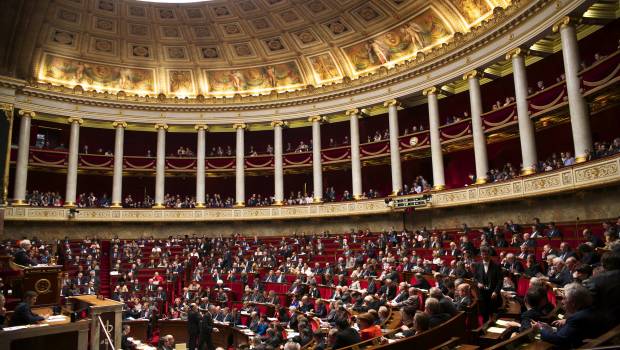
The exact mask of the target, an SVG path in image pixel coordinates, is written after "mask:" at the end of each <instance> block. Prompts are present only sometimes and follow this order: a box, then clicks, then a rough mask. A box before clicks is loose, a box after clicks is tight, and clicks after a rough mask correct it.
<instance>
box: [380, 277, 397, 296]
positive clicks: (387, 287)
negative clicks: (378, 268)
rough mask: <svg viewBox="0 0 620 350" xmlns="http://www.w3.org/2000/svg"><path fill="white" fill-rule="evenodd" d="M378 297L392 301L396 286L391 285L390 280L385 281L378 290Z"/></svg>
mask: <svg viewBox="0 0 620 350" xmlns="http://www.w3.org/2000/svg"><path fill="white" fill-rule="evenodd" d="M379 295H382V296H384V297H385V299H387V300H392V299H394V298H395V297H396V286H395V285H393V284H392V280H390V279H386V280H385V281H384V285H383V286H381V288H380V289H379Z"/></svg>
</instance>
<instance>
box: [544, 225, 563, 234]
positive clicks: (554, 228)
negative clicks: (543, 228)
mask: <svg viewBox="0 0 620 350" xmlns="http://www.w3.org/2000/svg"><path fill="white" fill-rule="evenodd" d="M547 227H548V230H547V237H548V238H562V236H563V235H562V232H561V231H560V229H558V228H557V226H556V225H555V222H550V223H549V225H548V226H547Z"/></svg>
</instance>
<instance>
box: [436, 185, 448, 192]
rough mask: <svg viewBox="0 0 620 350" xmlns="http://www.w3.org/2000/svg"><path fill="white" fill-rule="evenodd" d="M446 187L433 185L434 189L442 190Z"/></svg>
mask: <svg viewBox="0 0 620 350" xmlns="http://www.w3.org/2000/svg"><path fill="white" fill-rule="evenodd" d="M445 189H446V185H435V186H433V191H441V190H445Z"/></svg>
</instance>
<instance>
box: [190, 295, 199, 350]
mask: <svg viewBox="0 0 620 350" xmlns="http://www.w3.org/2000/svg"><path fill="white" fill-rule="evenodd" d="M187 333H188V334H189V340H188V342H187V348H188V349H189V350H196V347H197V344H196V342H197V341H198V337H199V336H200V312H198V305H196V304H195V303H192V305H191V306H190V310H189V312H188V313H187Z"/></svg>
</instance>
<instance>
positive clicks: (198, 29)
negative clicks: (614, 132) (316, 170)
mask: <svg viewBox="0 0 620 350" xmlns="http://www.w3.org/2000/svg"><path fill="white" fill-rule="evenodd" d="M508 5H510V1H509V0H433V1H427V0H370V1H369V0H338V1H336V0H307V1H300V0H232V1H223V0H212V1H208V2H200V3H184V4H169V3H158V2H144V1H137V0H57V1H55V2H53V3H52V4H51V5H50V7H49V8H48V12H47V14H46V24H45V26H44V28H43V30H42V31H41V33H40V34H39V37H38V51H37V52H38V54H37V55H36V56H35V58H34V62H33V66H34V68H33V71H34V74H35V76H36V78H37V79H38V80H39V81H41V82H48V83H52V84H56V85H64V86H69V87H73V86H77V85H80V86H81V87H82V88H84V89H95V90H98V91H109V92H111V93H114V92H118V91H124V92H126V93H130V94H138V95H158V94H162V93H163V94H165V95H167V96H177V97H180V98H183V97H195V96H197V95H204V96H215V97H219V96H233V95H235V94H240V95H259V94H270V93H272V92H274V91H275V92H283V91H293V90H299V89H305V88H307V87H308V86H314V87H318V86H322V85H325V84H331V83H335V82H341V81H342V80H343V79H345V78H350V79H356V78H358V77H359V76H363V75H366V74H373V72H375V71H377V70H378V69H379V68H380V67H382V66H386V67H388V68H390V67H392V66H394V65H396V64H398V63H399V62H402V61H405V60H414V59H415V58H416V56H417V55H419V54H420V53H422V54H423V53H425V52H427V51H429V50H431V49H433V48H434V47H436V46H438V45H441V44H443V43H445V42H446V41H448V40H449V39H450V38H451V37H452V36H453V35H454V34H455V33H465V32H468V31H469V30H470V29H471V28H472V27H474V26H476V25H478V24H480V22H481V21H483V20H485V19H488V18H490V17H491V16H492V15H493V9H494V8H495V7H506V6H508Z"/></svg>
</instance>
